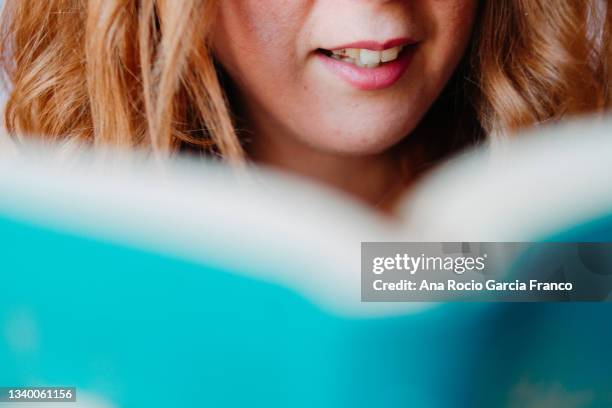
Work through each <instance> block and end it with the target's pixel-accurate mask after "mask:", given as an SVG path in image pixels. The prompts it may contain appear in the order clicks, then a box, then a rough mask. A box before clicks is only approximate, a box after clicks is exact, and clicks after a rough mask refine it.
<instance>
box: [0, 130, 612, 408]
mask: <svg viewBox="0 0 612 408" xmlns="http://www.w3.org/2000/svg"><path fill="white" fill-rule="evenodd" d="M0 156H1V158H0V241H1V247H0V248H1V249H0V251H1V252H0V253H1V254H2V258H1V264H0V287H1V288H2V293H1V295H0V367H1V369H0V385H3V384H6V385H15V386H74V387H76V388H77V403H76V405H75V404H74V403H67V405H66V406H70V407H73V406H87V407H135V406H143V407H145V406H146V407H150V408H153V407H168V406H210V407H243V406H265V407H370V406H381V407H382V406H384V407H405V406H423V407H458V406H466V407H467V406H469V407H493V406H495V407H543V406H551V407H553V406H554V407H557V406H559V407H560V406H568V407H600V406H601V407H603V406H610V405H611V404H612V394H610V391H609V384H610V379H611V378H612V364H611V363H609V362H610V361H612V350H610V348H609V347H608V344H610V343H611V342H612V326H611V325H610V324H609V322H610V317H609V316H610V313H611V312H612V307H611V306H610V304H609V303H601V304H565V305H562V304H505V303H401V302H398V303H365V302H361V296H360V283H361V280H360V259H361V258H360V247H361V246H360V245H361V242H364V241H382V242H385V241H508V242H510V241H538V240H546V239H555V237H564V236H565V237H571V238H569V239H575V240H601V239H608V240H610V238H611V237H612V234H611V232H612V227H611V224H610V216H611V215H612V184H611V181H610V175H612V122H610V121H609V120H608V121H605V120H603V121H602V120H600V121H597V122H596V123H595V122H593V123H589V122H586V121H581V122H576V123H573V124H569V125H565V126H556V127H552V128H548V129H545V130H540V131H538V132H536V134H529V135H525V136H524V137H517V138H516V139H513V140H508V141H503V142H500V143H497V144H496V145H494V146H489V147H488V148H486V149H481V150H479V151H475V152H470V153H468V154H465V155H462V156H461V157H458V158H455V159H453V160H451V161H450V162H449V163H447V164H445V165H443V166H441V168H440V169H439V170H438V171H436V172H435V173H434V174H432V175H431V176H429V177H428V178H427V179H425V180H424V181H423V182H422V183H421V185H420V186H419V187H418V188H416V189H415V190H414V193H412V194H411V195H410V196H408V197H406V198H405V199H404V202H403V204H402V206H401V211H400V219H399V220H389V219H386V218H383V217H381V216H379V215H377V214H374V213H373V212H372V211H370V210H369V209H367V208H365V207H363V206H361V205H360V204H358V203H355V202H352V201H351V200H350V199H349V198H348V197H345V196H343V195H342V194H340V193H337V192H334V191H330V190H327V189H325V188H323V187H320V186H315V185H312V184H309V183H307V182H305V181H303V180H299V179H295V178H293V177H289V176H285V175H279V174H274V173H271V172H269V171H262V170H252V171H248V172H246V173H245V172H243V171H235V170H231V169H228V168H225V167H223V166H221V165H218V164H212V163H205V162H202V161H193V160H190V159H187V158H183V159H180V160H175V161H173V162H172V163H154V162H151V161H149V160H145V159H143V158H142V157H138V156H129V157H128V156H125V155H121V154H111V153H109V152H101V153H97V154H91V153H83V154H80V155H78V156H67V155H65V154H62V153H61V151H59V152H58V151H55V150H53V149H49V148H42V147H40V146H38V147H36V146H18V147H17V146H13V147H9V146H5V147H4V148H3V149H2V152H1V153H0ZM606 237H608V238H606ZM577 356H580V358H578V357H577ZM602 362H606V363H604V364H603V366H602V365H601V364H602ZM546 404H548V405H546ZM562 404H566V405H562ZM567 404H570V405H567ZM571 404H573V405H571ZM9 405H10V404H9ZM17 406H20V407H24V406H26V405H24V404H23V403H19V404H18V405H17Z"/></svg>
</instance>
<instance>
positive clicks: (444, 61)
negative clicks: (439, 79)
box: [423, 0, 477, 76]
mask: <svg viewBox="0 0 612 408" xmlns="http://www.w3.org/2000/svg"><path fill="white" fill-rule="evenodd" d="M424 4H425V8H424V10H423V12H424V14H425V15H426V16H427V17H426V18H425V19H426V21H427V25H428V31H429V33H428V35H429V37H430V38H431V40H430V41H429V43H428V44H427V45H426V48H427V49H426V50H425V52H426V53H427V55H428V58H427V64H428V67H427V69H428V70H429V71H435V72H436V73H438V74H443V76H449V72H450V73H452V71H453V70H454V69H455V68H456V65H457V63H458V62H459V60H460V59H461V57H462V56H463V54H464V52H465V49H466V47H467V45H468V42H469V39H470V35H471V32H472V27H473V24H474V19H475V16H476V9H477V1H476V0H429V1H426V2H424ZM432 74H433V72H432Z"/></svg>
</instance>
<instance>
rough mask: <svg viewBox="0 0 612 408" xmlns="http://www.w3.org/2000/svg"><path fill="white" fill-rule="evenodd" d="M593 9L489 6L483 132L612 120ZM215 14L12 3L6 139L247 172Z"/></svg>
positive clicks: (607, 59)
mask: <svg viewBox="0 0 612 408" xmlns="http://www.w3.org/2000/svg"><path fill="white" fill-rule="evenodd" d="M595 1H596V0H595ZM595 1H593V0H559V1H558V2H555V4H554V6H553V5H551V4H550V2H549V1H548V0H495V1H485V2H482V4H481V6H480V11H479V12H480V17H479V19H478V24H477V27H476V28H475V32H474V40H473V44H472V50H471V52H469V55H468V56H467V57H466V61H467V63H466V64H465V65H467V66H468V70H469V74H468V75H467V76H468V81H469V83H470V84H471V85H472V88H471V90H470V92H468V93H467V94H466V98H467V99H468V100H469V103H468V105H469V109H467V110H468V111H469V112H472V116H473V121H474V122H475V123H477V124H478V126H479V128H481V129H483V130H484V131H485V133H486V134H491V133H493V132H495V131H512V130H516V129H519V128H522V127H526V126H532V125H534V124H537V123H541V122H545V121H549V120H556V119H560V118H562V117H565V116H568V115H573V114H579V113H583V112H593V111H603V110H605V109H607V108H608V107H609V106H610V98H611V96H610V95H611V92H610V91H611V89H610V87H611V85H610V83H611V79H610V78H611V69H612V61H611V58H612V49H611V33H610V29H611V28H610V27H611V18H612V12H611V8H612V6H610V5H609V4H608V2H602V3H601V4H602V7H601V8H597V6H596V5H595ZM215 3H216V2H215V1H213V0H182V1H181V2H180V7H179V6H177V4H176V2H175V1H174V0H33V1H27V2H26V1H22V0H6V5H5V10H4V12H3V22H2V27H3V33H2V39H1V42H0V44H1V45H0V53H1V58H2V59H1V68H2V70H3V73H4V77H5V79H6V82H7V83H8V84H9V86H10V89H9V99H8V102H7V104H6V108H5V125H6V127H7V129H8V130H9V131H10V132H11V133H12V134H15V135H17V134H37V135H40V136H41V137H44V138H47V139H53V140H78V141H80V142H85V143H89V144H93V145H106V144H112V145H118V146H125V147H145V148H150V149H152V150H153V151H156V152H161V153H164V152H174V151H177V150H180V149H181V148H182V147H185V146H195V147H197V148H198V149H201V150H203V151H206V152H210V153H213V154H217V155H219V156H222V157H223V158H224V159H226V160H228V161H231V162H241V161H243V160H244V159H245V153H244V151H243V148H242V146H241V141H240V138H239V137H238V135H237V132H236V130H235V120H234V117H233V116H232V115H233V114H234V113H232V111H231V109H230V105H229V101H228V98H227V94H226V92H225V90H224V87H223V86H222V85H221V82H220V79H219V70H218V69H216V67H215V63H214V58H213V56H212V52H211V47H210V44H209V41H208V38H209V35H208V34H209V32H210V30H211V25H212V23H213V21H214V18H215V12H216V10H215ZM593 19H595V20H598V21H600V22H601V24H600V27H601V29H599V28H598V29H596V30H594V32H593V30H589V24H587V22H588V21H591V20H593ZM462 79H464V78H462Z"/></svg>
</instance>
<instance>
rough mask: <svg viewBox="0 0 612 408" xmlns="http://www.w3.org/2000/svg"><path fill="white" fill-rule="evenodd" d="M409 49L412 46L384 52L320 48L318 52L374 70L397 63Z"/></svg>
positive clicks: (388, 49) (401, 46)
mask: <svg viewBox="0 0 612 408" xmlns="http://www.w3.org/2000/svg"><path fill="white" fill-rule="evenodd" d="M409 48H411V45H410V44H406V45H400V46H397V47H393V48H387V49H385V50H382V51H376V50H370V49H365V48H343V49H339V50H326V49H323V48H319V49H318V50H317V51H318V52H319V53H321V54H323V55H325V56H327V57H329V58H332V59H335V60H338V61H342V62H346V63H349V64H352V65H355V66H357V67H359V68H371V69H372V68H378V67H380V66H381V65H385V64H388V63H390V62H393V61H396V60H397V59H398V58H400V57H401V55H402V54H403V53H404V52H406V51H407V49H409Z"/></svg>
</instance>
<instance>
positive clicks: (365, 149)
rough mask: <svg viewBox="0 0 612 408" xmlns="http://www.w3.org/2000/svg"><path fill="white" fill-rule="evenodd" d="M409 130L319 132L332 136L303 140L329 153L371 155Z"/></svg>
mask: <svg viewBox="0 0 612 408" xmlns="http://www.w3.org/2000/svg"><path fill="white" fill-rule="evenodd" d="M408 133H409V131H397V132H394V133H381V132H380V129H378V130H372V131H367V132H364V131H363V129H360V130H359V131H357V132H354V133H351V132H331V133H329V132H327V133H325V132H321V133H318V134H321V135H322V134H327V135H330V134H331V135H332V137H329V138H325V139H319V138H315V139H313V138H312V137H310V138H308V140H306V141H305V142H306V143H307V144H308V145H310V146H311V147H313V148H315V149H317V150H319V151H322V152H325V153H329V154H337V155H343V156H355V157H358V156H371V155H377V154H381V153H384V152H385V151H387V150H389V149H390V148H392V147H393V146H394V145H396V144H397V143H399V142H400V141H401V140H403V139H404V138H405V137H406V135H407V134H408Z"/></svg>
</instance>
